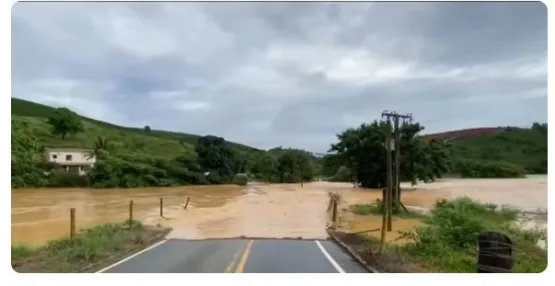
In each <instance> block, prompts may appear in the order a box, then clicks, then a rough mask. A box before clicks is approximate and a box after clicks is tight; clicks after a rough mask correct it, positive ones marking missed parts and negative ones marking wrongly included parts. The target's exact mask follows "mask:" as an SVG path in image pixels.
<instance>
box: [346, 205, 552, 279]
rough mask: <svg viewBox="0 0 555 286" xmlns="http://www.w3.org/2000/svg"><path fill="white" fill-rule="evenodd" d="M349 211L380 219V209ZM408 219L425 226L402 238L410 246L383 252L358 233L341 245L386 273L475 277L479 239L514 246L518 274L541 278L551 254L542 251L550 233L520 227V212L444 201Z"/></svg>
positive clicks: (372, 240) (357, 207) (352, 208)
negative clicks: (498, 237) (486, 235)
mask: <svg viewBox="0 0 555 286" xmlns="http://www.w3.org/2000/svg"><path fill="white" fill-rule="evenodd" d="M349 210H350V211H351V212H353V213H355V214H358V215H371V214H374V215H375V214H380V208H379V205H377V204H367V205H353V206H350V208H349ZM402 215H403V213H399V214H396V215H395V216H397V217H399V216H402ZM405 215H416V216H418V217H420V219H422V220H423V222H424V225H423V226H420V227H417V228H415V229H413V230H411V231H406V232H404V233H402V237H403V238H404V239H407V240H408V242H407V243H405V244H402V245H394V244H387V245H385V246H384V248H383V249H382V248H381V247H380V244H379V240H377V239H375V238H371V237H366V236H363V235H357V234H353V233H352V234H340V236H342V238H341V240H342V241H343V242H344V243H346V244H348V245H349V246H351V247H353V248H354V249H356V251H357V253H359V255H360V256H361V257H363V258H364V260H366V261H367V263H368V264H369V265H372V266H374V267H376V268H378V269H379V270H380V271H383V272H398V273H399V272H435V273H437V272H444V273H475V272H476V268H477V239H478V235H479V234H480V233H482V232H484V231H497V232H500V233H503V234H505V235H507V236H508V237H510V238H511V240H512V242H513V260H514V262H513V270H512V271H513V272H518V273H539V272H543V271H544V270H545V269H546V267H547V251H546V250H544V249H541V248H540V247H538V246H537V242H538V240H539V239H545V238H546V237H547V236H546V233H545V232H544V231H537V230H522V229H520V228H519V227H517V226H516V224H515V222H516V221H517V219H518V218H519V212H518V211H517V210H515V209H512V208H509V207H506V206H501V207H500V206H497V205H493V204H482V203H479V202H477V201H474V200H472V199H470V198H459V199H455V200H450V201H447V200H439V201H438V202H437V203H436V205H435V208H434V209H433V210H432V211H431V213H430V214H429V215H424V214H420V213H418V214H416V213H408V214H406V213H405ZM349 240H350V241H349Z"/></svg>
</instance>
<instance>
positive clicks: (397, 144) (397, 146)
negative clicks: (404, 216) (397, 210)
mask: <svg viewBox="0 0 555 286" xmlns="http://www.w3.org/2000/svg"><path fill="white" fill-rule="evenodd" d="M382 117H385V118H386V120H387V125H388V131H387V134H386V153H387V155H386V156H387V158H386V160H387V195H386V197H387V201H388V202H387V230H388V231H391V230H392V212H393V204H395V206H396V207H398V206H402V204H401V201H400V197H401V188H400V184H401V182H400V166H401V164H400V162H401V132H400V130H399V119H403V124H405V120H406V119H409V120H412V115H411V114H407V115H403V114H398V113H397V112H395V111H393V112H389V111H387V110H386V111H384V112H382ZM391 119H393V124H394V128H393V133H394V142H391V139H390V138H391ZM392 149H393V150H394V151H395V174H394V175H392V173H393V170H392V169H393V168H392V162H391V161H392V159H391V151H392ZM393 180H394V182H392V181H393ZM392 183H393V184H392ZM392 185H395V195H394V196H393V186H392Z"/></svg>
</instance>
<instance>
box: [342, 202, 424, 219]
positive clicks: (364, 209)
mask: <svg viewBox="0 0 555 286" xmlns="http://www.w3.org/2000/svg"><path fill="white" fill-rule="evenodd" d="M349 211H351V212H352V213H354V214H357V215H382V209H381V206H380V205H379V204H378V203H374V204H355V205H351V206H349ZM394 216H395V217H399V218H418V219H426V218H427V216H426V215H424V214H422V213H419V212H414V211H409V212H406V211H404V210H403V211H398V212H395V213H394Z"/></svg>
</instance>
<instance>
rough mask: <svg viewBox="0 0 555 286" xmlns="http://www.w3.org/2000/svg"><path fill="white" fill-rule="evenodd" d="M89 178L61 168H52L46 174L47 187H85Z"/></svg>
mask: <svg viewBox="0 0 555 286" xmlns="http://www.w3.org/2000/svg"><path fill="white" fill-rule="evenodd" d="M88 185H89V180H88V179H87V177H86V176H80V175H79V174H75V173H70V172H66V171H62V170H53V171H51V172H50V174H49V176H48V186H49V187H55V188H59V187H87V186H88Z"/></svg>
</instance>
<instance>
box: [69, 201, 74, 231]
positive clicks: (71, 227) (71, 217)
mask: <svg viewBox="0 0 555 286" xmlns="http://www.w3.org/2000/svg"><path fill="white" fill-rule="evenodd" d="M69 237H70V238H74V237H75V209H74V208H71V209H69Z"/></svg>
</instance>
